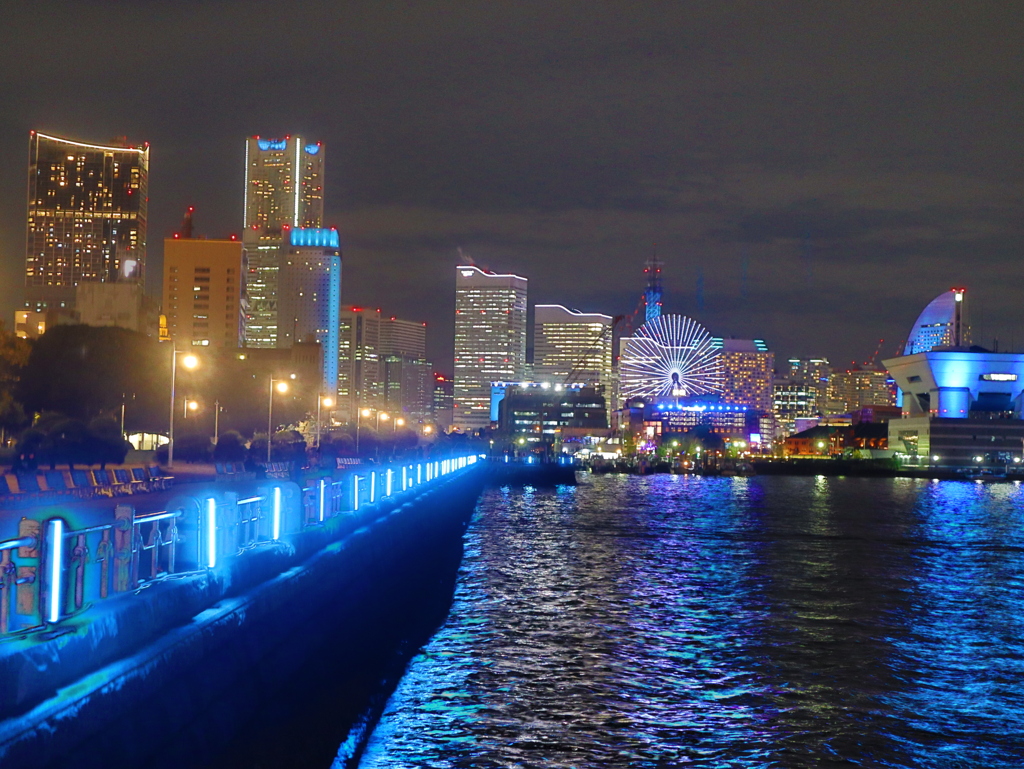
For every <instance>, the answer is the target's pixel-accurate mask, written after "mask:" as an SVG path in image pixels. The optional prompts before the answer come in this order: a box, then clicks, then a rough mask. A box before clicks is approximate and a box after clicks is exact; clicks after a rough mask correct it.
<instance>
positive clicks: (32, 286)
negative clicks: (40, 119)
mask: <svg viewBox="0 0 1024 769" xmlns="http://www.w3.org/2000/svg"><path fill="white" fill-rule="evenodd" d="M28 162H29V166H28V228H27V232H28V237H27V247H26V255H25V288H26V303H25V305H26V307H28V308H30V309H32V310H35V311H40V310H43V309H46V308H60V307H66V308H70V307H73V306H74V301H75V297H74V292H75V286H78V285H79V284H82V283H114V282H118V281H126V282H135V283H140V284H142V283H144V282H145V272H146V218H147V209H148V207H149V197H148V195H149V145H148V144H143V145H142V146H141V147H131V146H129V145H128V144H127V143H118V144H114V145H102V144H86V143H84V142H77V141H72V140H70V139H62V138H60V137H57V136H47V135H46V134H41V133H39V132H37V131H31V132H30V133H29V160H28Z"/></svg>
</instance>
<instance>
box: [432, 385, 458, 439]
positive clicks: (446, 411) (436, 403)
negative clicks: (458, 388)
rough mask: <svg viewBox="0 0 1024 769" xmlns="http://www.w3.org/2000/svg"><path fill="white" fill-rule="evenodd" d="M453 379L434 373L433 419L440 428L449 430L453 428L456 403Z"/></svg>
mask: <svg viewBox="0 0 1024 769" xmlns="http://www.w3.org/2000/svg"><path fill="white" fill-rule="evenodd" d="M454 385H455V383H454V382H453V381H452V378H451V377H446V376H445V375H444V374H438V373H437V372H434V395H433V408H432V411H433V417H434V422H435V423H436V424H437V426H438V428H440V429H442V430H447V429H448V428H449V427H451V426H452V403H454V401H455V395H454V392H455V391H454Z"/></svg>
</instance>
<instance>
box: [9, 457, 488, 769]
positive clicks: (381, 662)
mask: <svg viewBox="0 0 1024 769" xmlns="http://www.w3.org/2000/svg"><path fill="white" fill-rule="evenodd" d="M483 482H484V478H483V473H482V472H480V470H479V469H478V468H470V469H468V470H466V471H464V472H462V473H457V474H454V475H452V476H451V477H450V478H445V479H438V480H437V481H436V482H435V483H434V484H432V485H430V486H429V487H426V490H425V491H423V492H422V493H421V494H412V493H407V494H405V495H403V496H402V497H400V498H398V499H393V498H389V499H385V500H382V501H381V502H379V503H378V504H377V505H375V506H373V507H371V508H363V509H362V510H360V512H359V513H358V514H356V515H344V516H338V517H336V518H332V519H330V520H328V521H327V522H326V523H325V525H323V526H322V527H319V528H314V529H310V530H305V531H302V532H299V533H297V534H296V535H295V536H294V537H292V538H290V540H289V541H288V542H287V543H282V544H279V545H276V546H272V547H268V548H266V550H265V552H261V553H259V554H253V553H250V554H247V555H249V556H252V555H258V557H256V558H253V557H247V558H238V559H237V561H236V562H235V563H233V564H231V566H232V568H231V569H229V570H227V571H226V572H223V574H226V575H227V576H220V575H218V574H213V573H210V574H205V575H204V574H197V575H195V576H194V577H192V578H191V579H192V580H193V582H194V584H192V583H190V582H189V579H184V580H181V581H179V584H161V585H157V586H154V587H152V588H150V590H153V591H156V592H155V593H154V594H153V596H152V597H151V598H150V596H147V597H146V598H147V599H148V600H146V601H144V602H142V603H145V604H148V605H149V606H150V607H154V606H162V607H163V609H162V610H161V611H159V612H155V613H154V612H153V610H152V608H151V609H149V610H148V613H147V612H143V614H141V615H140V614H139V611H140V610H139V609H138V607H139V606H140V605H142V603H140V602H139V601H135V602H134V603H132V602H127V601H125V602H121V604H120V607H118V608H106V607H105V609H106V610H107V611H108V612H110V613H111V616H110V617H108V618H106V619H105V620H104V622H105V627H106V630H104V631H103V632H102V633H100V634H99V635H97V634H96V633H95V632H92V633H91V634H90V632H89V630H88V629H87V628H85V627H81V628H77V629H72V630H71V632H67V633H66V634H65V635H60V636H56V637H54V638H52V639H50V640H49V641H47V642H46V643H44V644H36V645H35V646H34V647H33V652H32V653H31V654H26V655H13V656H12V655H8V657H7V659H6V660H5V663H4V664H5V665H6V667H5V668H4V669H3V670H0V675H2V678H0V681H2V682H3V684H4V686H5V687H6V686H7V685H8V683H11V682H16V681H21V682H24V683H25V686H22V685H20V684H19V692H20V697H21V699H20V700H19V701H20V702H22V703H26V702H34V700H33V699H32V687H31V686H30V685H28V684H27V682H29V681H35V682H37V683H38V682H40V681H42V682H43V684H42V685H41V688H39V689H38V691H37V692H36V695H37V697H38V696H42V699H40V700H39V701H38V702H34V704H33V705H32V706H31V707H30V709H29V710H27V712H22V713H19V714H17V715H10V716H9V717H8V718H7V720H6V721H4V722H2V723H0V766H3V767H4V769H7V767H21V766H25V767H29V766H31V767H47V766H76V767H91V766H96V767H100V766H102V767H105V768H106V769H111V768H113V767H121V766H125V767H127V766H139V765H143V764H145V765H147V766H150V767H153V766H156V767H161V766H204V765H210V766H225V765H243V764H238V763H235V762H233V761H231V760H229V758H226V757H225V751H231V752H232V754H233V755H235V756H237V757H239V758H241V756H240V755H239V751H238V750H237V748H238V745H239V740H240V739H242V740H244V741H245V743H246V744H250V743H252V742H253V738H251V737H249V738H246V737H244V736H243V737H241V738H240V736H239V735H241V734H243V731H244V730H246V729H248V730H249V734H250V735H251V734H253V733H256V734H260V733H261V732H262V734H263V735H264V736H265V738H266V744H267V745H268V746H270V745H272V744H273V745H280V744H282V742H283V743H284V744H286V745H287V743H288V742H289V740H292V741H294V739H295V738H294V737H289V736H288V735H287V734H285V733H284V730H285V729H286V728H288V727H287V724H288V722H289V720H290V719H291V712H290V711H291V710H292V708H291V707H287V710H286V706H284V705H282V707H281V708H280V709H275V703H276V702H282V703H283V702H286V701H289V698H291V699H292V700H294V698H295V696H296V692H297V691H298V692H299V693H300V694H299V696H300V698H301V691H302V690H303V689H304V688H307V684H309V683H315V681H313V682H311V681H310V679H311V678H315V677H317V676H318V671H323V672H324V673H325V674H326V673H328V672H329V674H330V676H332V677H333V678H332V680H333V681H335V682H337V683H338V685H339V686H340V690H338V691H335V692H334V696H333V701H332V702H330V703H329V704H325V707H329V709H330V711H331V713H333V714H334V715H333V718H334V719H335V720H336V721H337V725H338V732H337V733H338V734H339V735H340V736H341V737H344V735H345V733H346V730H347V725H346V724H345V723H344V721H345V719H346V718H349V719H352V718H355V717H356V716H358V714H359V713H360V712H362V710H364V709H365V706H366V701H365V700H366V697H367V696H368V695H369V692H370V690H371V689H372V685H373V684H374V683H375V682H377V681H378V679H379V677H380V675H381V671H384V670H386V669H387V668H388V666H389V665H390V666H393V665H394V660H395V658H396V654H398V653H399V651H400V649H399V647H400V646H401V645H402V644H403V643H407V642H408V639H410V638H415V637H417V635H418V634H422V633H423V632H424V631H425V630H424V629H425V628H427V626H431V625H433V626H436V623H437V622H439V621H440V619H443V616H444V613H443V608H444V606H445V602H446V601H450V597H451V589H452V586H453V585H454V577H455V572H456V571H457V568H458V563H459V559H460V557H461V548H462V533H463V531H464V529H465V526H466V525H467V524H468V522H469V519H470V517H471V515H472V511H473V508H474V505H475V502H476V499H477V497H478V496H479V493H480V490H481V488H482V485H483ZM282 569H283V571H282ZM211 591H212V592H214V593H216V594H217V595H220V596H221V598H220V600H218V601H217V602H216V603H215V604H214V605H213V606H212V607H211V608H208V609H202V610H200V611H194V607H195V606H196V605H199V604H201V603H202V600H201V599H203V600H205V599H206V598H208V597H209V595H210V593H211ZM160 593H163V595H160ZM172 595H173V596H174V597H173V598H171V597H170V596H172ZM425 607H433V609H434V610H433V611H426V612H425V611H424V608H425ZM168 618H170V620H171V621H170V624H171V626H170V627H166V628H163V629H162V630H161V632H160V633H159V634H158V635H156V636H153V635H152V633H151V627H152V626H153V625H151V623H155V626H159V625H161V624H168ZM427 629H432V627H430V628H427ZM118 638H121V639H132V638H134V640H135V641H136V642H138V643H139V644H140V645H139V646H138V647H137V648H135V649H133V650H132V651H131V652H130V653H125V654H118V655H117V656H116V659H106V657H107V656H108V655H106V654H105V653H104V647H105V646H106V645H107V644H116V643H117V641H116V640H115V639H118ZM83 639H84V640H83ZM90 649H92V650H93V651H92V653H91V654H92V656H91V659H92V660H93V661H97V660H103V662H102V664H96V665H94V667H95V668H96V669H86V668H88V667H89V666H88V662H89V660H90V651H89V650H90ZM19 656H20V659H17V657H19ZM69 666H70V668H71V669H76V670H77V669H79V668H81V669H83V672H82V673H81V675H80V676H79V677H77V678H76V680H74V681H72V682H70V683H67V684H63V685H60V687H59V688H56V689H55V690H53V691H48V690H47V684H46V683H45V682H46V681H47V680H49V681H50V682H51V683H50V684H49V685H50V686H53V682H54V681H59V680H60V679H59V677H55V676H56V675H57V673H58V672H59V671H60V670H62V669H63V670H64V671H67V670H68V669H69ZM48 671H50V672H48ZM26 687H27V688H26ZM315 688H316V687H312V689H315ZM317 696H318V697H320V696H324V694H323V692H319V693H318V694H317ZM308 704H312V705H313V706H314V709H315V706H316V703H308ZM8 705H9V706H10V698H8ZM291 728H297V729H299V730H300V731H301V728H302V724H301V723H300V724H294V725H293V727H291ZM253 729H255V730H256V731H255V732H253V731H252V730H253ZM275 732H276V734H275ZM257 742H258V740H257ZM233 746H234V747H233ZM250 747H252V746H251V745H250ZM300 747H301V748H308V747H309V746H306V745H302V746H298V745H294V746H292V747H291V748H288V755H289V756H291V757H293V758H294V757H295V753H296V751H298V748H300ZM328 747H329V745H328V744H326V743H325V744H324V745H322V746H320V747H318V748H317V749H316V750H315V751H314V754H316V755H320V754H321V753H322V752H323V750H327V749H328ZM335 747H336V743H335ZM269 749H270V748H269V747H268V750H269ZM317 751H319V753H317ZM298 752H300V753H301V751H298ZM251 753H252V751H250V754H251ZM259 760H260V759H258V758H252V757H251V756H250V762H249V764H248V765H252V766H256V765H260V764H259V763H258V762H259ZM283 760H284V759H283V757H282V761H283ZM329 760H330V756H327V761H328V762H329ZM280 763H281V762H273V761H271V762H268V763H265V764H263V765H265V766H274V765H280ZM293 763H294V765H303V762H302V761H298V760H296V761H294V762H293Z"/></svg>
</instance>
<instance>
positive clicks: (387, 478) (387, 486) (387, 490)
mask: <svg viewBox="0 0 1024 769" xmlns="http://www.w3.org/2000/svg"><path fill="white" fill-rule="evenodd" d="M393 473H394V470H392V469H391V468H390V467H389V468H388V471H387V472H386V473H384V496H385V497H390V496H391V475H392V474H393Z"/></svg>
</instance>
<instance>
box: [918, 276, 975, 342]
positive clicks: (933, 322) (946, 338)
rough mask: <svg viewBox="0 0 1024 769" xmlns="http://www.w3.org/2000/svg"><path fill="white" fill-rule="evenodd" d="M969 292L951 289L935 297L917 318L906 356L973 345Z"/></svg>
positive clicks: (961, 289) (962, 289)
mask: <svg viewBox="0 0 1024 769" xmlns="http://www.w3.org/2000/svg"><path fill="white" fill-rule="evenodd" d="M966 296H967V289H964V288H951V289H949V291H943V292H942V293H941V294H939V295H938V296H937V297H935V298H934V299H933V300H932V301H931V302H929V304H928V306H927V307H925V308H924V310H923V311H922V312H921V314H920V315H919V316H918V318H917V321H916V322H915V323H914V327H913V328H912V329H911V330H910V336H908V337H907V344H906V347H905V348H904V350H903V354H904V355H913V354H915V353H919V352H929V351H931V350H934V349H936V348H937V347H961V346H964V347H966V346H969V345H970V344H971V328H970V326H968V325H967V318H966V315H967V313H966V312H965V311H964V305H965V304H966V301H965V297H966Z"/></svg>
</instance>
